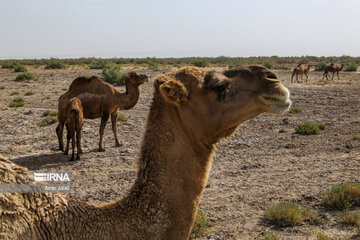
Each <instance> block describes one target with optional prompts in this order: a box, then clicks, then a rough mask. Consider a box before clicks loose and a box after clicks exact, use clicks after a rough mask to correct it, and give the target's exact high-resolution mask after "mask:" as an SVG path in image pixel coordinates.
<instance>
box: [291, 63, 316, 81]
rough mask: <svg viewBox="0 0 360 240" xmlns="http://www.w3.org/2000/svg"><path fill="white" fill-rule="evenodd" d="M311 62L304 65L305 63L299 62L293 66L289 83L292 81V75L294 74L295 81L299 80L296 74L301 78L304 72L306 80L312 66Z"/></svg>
mask: <svg viewBox="0 0 360 240" xmlns="http://www.w3.org/2000/svg"><path fill="white" fill-rule="evenodd" d="M312 66H313V65H312V64H308V65H307V66H305V64H299V65H297V67H296V68H294V70H293V73H292V76H291V83H292V82H293V78H294V75H295V74H296V81H297V82H299V79H298V76H299V75H300V77H301V80H302V75H303V74H305V76H306V82H307V80H308V78H309V77H308V73H309V71H310V68H311V67H312Z"/></svg>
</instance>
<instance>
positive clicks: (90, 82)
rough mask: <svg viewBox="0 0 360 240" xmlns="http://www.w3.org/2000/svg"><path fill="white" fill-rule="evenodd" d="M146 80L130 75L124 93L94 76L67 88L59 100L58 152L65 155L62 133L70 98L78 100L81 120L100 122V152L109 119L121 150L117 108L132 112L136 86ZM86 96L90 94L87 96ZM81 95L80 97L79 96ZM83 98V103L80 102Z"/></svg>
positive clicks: (134, 74) (138, 90)
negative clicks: (97, 119) (117, 125)
mask: <svg viewBox="0 0 360 240" xmlns="http://www.w3.org/2000/svg"><path fill="white" fill-rule="evenodd" d="M148 81H149V79H148V77H147V76H146V75H144V74H136V73H135V72H134V71H131V72H129V73H128V74H127V75H126V77H125V86H126V92H125V93H123V92H120V91H119V90H117V89H116V88H115V87H114V86H112V85H111V84H109V83H107V82H105V81H103V80H101V79H99V78H98V77H96V76H92V77H90V78H86V77H78V78H76V79H75V80H74V81H73V82H72V83H71V85H70V88H69V90H68V91H67V92H66V93H64V94H63V95H61V96H60V98H59V104H58V119H59V124H58V126H57V128H56V134H57V136H58V140H59V148H60V150H61V151H64V143H63V129H64V123H65V120H66V110H65V108H66V104H67V102H68V100H69V99H70V98H72V97H78V98H79V99H80V100H81V104H82V106H83V108H84V118H87V119H95V118H101V124H100V131H99V133H100V141H99V151H105V149H104V146H103V136H104V130H105V126H106V123H107V121H108V120H109V117H110V115H111V123H112V131H113V133H114V137H115V145H116V146H120V145H121V144H120V143H119V140H118V137H117V130H116V122H117V115H118V111H119V108H120V109H125V110H128V109H131V108H132V107H133V106H135V105H136V103H137V101H138V99H139V95H140V89H139V86H140V85H141V84H143V83H144V82H148ZM85 93H88V94H91V95H86V94H85ZM80 94H83V95H82V96H81V97H79V96H78V95H80ZM82 98H83V99H82Z"/></svg>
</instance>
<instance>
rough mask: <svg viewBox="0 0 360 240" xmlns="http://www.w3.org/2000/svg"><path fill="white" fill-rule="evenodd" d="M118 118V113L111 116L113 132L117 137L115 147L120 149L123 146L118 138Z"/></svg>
mask: <svg viewBox="0 0 360 240" xmlns="http://www.w3.org/2000/svg"><path fill="white" fill-rule="evenodd" d="M117 116H118V111H116V112H114V113H112V114H111V125H112V131H113V133H114V137H115V146H117V147H119V146H121V144H120V143H119V140H118V137H117V129H116V122H117V121H116V120H117Z"/></svg>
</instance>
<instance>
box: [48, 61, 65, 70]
mask: <svg viewBox="0 0 360 240" xmlns="http://www.w3.org/2000/svg"><path fill="white" fill-rule="evenodd" d="M61 68H65V65H64V64H63V63H62V62H61V61H58V60H55V61H52V62H50V63H48V64H47V65H46V66H45V69H61Z"/></svg>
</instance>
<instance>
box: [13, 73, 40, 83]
mask: <svg viewBox="0 0 360 240" xmlns="http://www.w3.org/2000/svg"><path fill="white" fill-rule="evenodd" d="M35 78H36V75H35V74H33V73H30V72H24V73H20V74H18V75H17V76H16V80H18V81H21V80H31V79H35Z"/></svg>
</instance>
